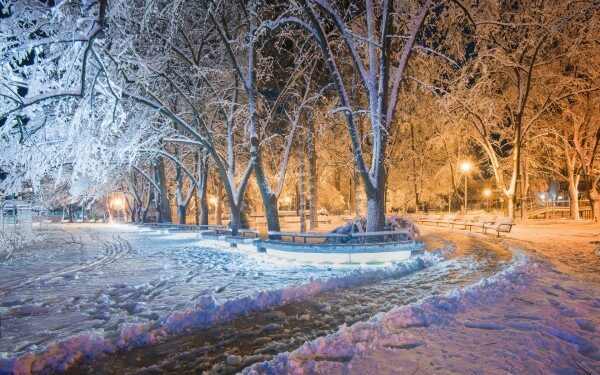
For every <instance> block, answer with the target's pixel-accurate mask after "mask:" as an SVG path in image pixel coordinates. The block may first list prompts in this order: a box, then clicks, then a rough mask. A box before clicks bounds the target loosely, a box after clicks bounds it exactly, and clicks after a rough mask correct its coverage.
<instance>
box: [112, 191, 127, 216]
mask: <svg viewBox="0 0 600 375" xmlns="http://www.w3.org/2000/svg"><path fill="white" fill-rule="evenodd" d="M124 206H125V205H124V204H123V198H120V197H119V198H115V199H113V200H112V207H113V208H114V209H115V211H117V212H116V213H117V215H116V216H117V221H121V210H123V208H124Z"/></svg>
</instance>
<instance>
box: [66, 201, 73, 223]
mask: <svg viewBox="0 0 600 375" xmlns="http://www.w3.org/2000/svg"><path fill="white" fill-rule="evenodd" d="M67 215H68V216H69V223H72V222H73V205H71V204H69V205H68V206H67Z"/></svg>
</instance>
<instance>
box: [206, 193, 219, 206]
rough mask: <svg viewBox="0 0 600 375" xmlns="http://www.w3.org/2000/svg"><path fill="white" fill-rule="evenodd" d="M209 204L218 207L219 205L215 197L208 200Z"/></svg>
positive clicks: (212, 196)
mask: <svg viewBox="0 0 600 375" xmlns="http://www.w3.org/2000/svg"><path fill="white" fill-rule="evenodd" d="M208 202H209V203H210V204H213V205H216V204H217V197H215V196H214V195H211V196H210V198H208Z"/></svg>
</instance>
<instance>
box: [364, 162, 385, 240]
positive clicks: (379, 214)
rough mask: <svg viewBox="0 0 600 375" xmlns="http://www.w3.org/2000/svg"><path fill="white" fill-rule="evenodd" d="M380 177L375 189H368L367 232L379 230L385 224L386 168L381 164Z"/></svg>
mask: <svg viewBox="0 0 600 375" xmlns="http://www.w3.org/2000/svg"><path fill="white" fill-rule="evenodd" d="M378 167H379V174H378V176H379V178H378V181H377V186H376V187H375V188H374V189H367V228H366V230H367V232H379V231H382V230H383V227H384V226H385V181H386V176H385V168H384V166H383V163H381V164H380V165H379V166H378Z"/></svg>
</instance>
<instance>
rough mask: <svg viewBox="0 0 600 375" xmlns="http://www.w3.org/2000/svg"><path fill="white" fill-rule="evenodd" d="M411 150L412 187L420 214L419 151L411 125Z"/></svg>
mask: <svg viewBox="0 0 600 375" xmlns="http://www.w3.org/2000/svg"><path fill="white" fill-rule="evenodd" d="M410 150H411V154H412V185H413V189H414V191H415V213H417V214H418V213H419V204H420V203H419V185H418V183H417V181H418V176H417V160H416V159H417V150H416V145H415V126H414V124H413V123H412V121H411V123H410Z"/></svg>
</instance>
